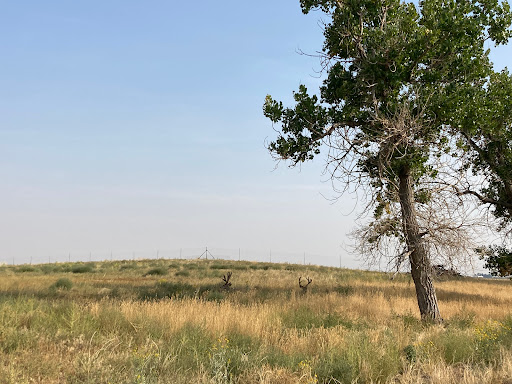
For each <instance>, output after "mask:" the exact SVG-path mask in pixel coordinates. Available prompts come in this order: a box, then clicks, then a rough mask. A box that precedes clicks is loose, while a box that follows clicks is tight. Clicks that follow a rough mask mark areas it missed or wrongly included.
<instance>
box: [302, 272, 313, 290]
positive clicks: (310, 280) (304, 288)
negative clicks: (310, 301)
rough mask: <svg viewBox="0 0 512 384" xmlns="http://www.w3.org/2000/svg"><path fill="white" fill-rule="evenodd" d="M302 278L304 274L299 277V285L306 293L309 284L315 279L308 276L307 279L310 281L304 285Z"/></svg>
mask: <svg viewBox="0 0 512 384" xmlns="http://www.w3.org/2000/svg"><path fill="white" fill-rule="evenodd" d="M301 280H302V276H300V277H299V287H300V288H301V289H302V292H303V293H306V292H307V291H308V285H309V284H311V282H312V281H313V279H310V278H309V276H308V277H306V281H307V282H308V283H307V284H306V285H302V282H301Z"/></svg>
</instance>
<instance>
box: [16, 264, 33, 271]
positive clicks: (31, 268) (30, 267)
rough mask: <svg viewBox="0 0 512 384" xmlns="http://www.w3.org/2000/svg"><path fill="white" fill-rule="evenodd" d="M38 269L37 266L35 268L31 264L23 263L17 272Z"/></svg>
mask: <svg viewBox="0 0 512 384" xmlns="http://www.w3.org/2000/svg"><path fill="white" fill-rule="evenodd" d="M35 271H37V268H34V267H33V266H31V265H21V266H20V267H18V269H16V272H35Z"/></svg>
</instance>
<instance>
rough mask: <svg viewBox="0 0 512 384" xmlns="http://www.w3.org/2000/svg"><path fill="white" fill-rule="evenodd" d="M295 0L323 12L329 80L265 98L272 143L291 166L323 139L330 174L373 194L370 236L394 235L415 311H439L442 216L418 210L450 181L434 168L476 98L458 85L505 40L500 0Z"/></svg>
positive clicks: (477, 73)
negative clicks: (435, 261) (290, 98)
mask: <svg viewBox="0 0 512 384" xmlns="http://www.w3.org/2000/svg"><path fill="white" fill-rule="evenodd" d="M301 7H302V11H303V12H304V13H308V12H310V11H312V10H316V9H318V10H321V11H322V12H323V13H324V14H325V17H326V20H325V21H324V36H325V42H324V45H323V48H322V51H321V52H320V53H319V56H320V57H321V59H322V61H321V62H322V65H323V68H324V71H325V75H326V78H325V80H324V82H323V85H322V86H321V87H320V92H319V95H317V94H315V93H313V94H310V93H308V90H307V89H306V87H305V86H303V85H301V86H300V87H299V90H298V91H297V92H295V93H294V99H295V102H296V103H295V106H293V107H291V108H288V107H285V106H284V105H283V104H282V103H281V102H278V101H276V100H274V99H273V98H272V97H271V96H267V98H266V100H265V104H264V107H263V109H264V114H265V116H267V117H268V118H269V119H270V120H271V121H272V122H273V125H274V128H275V129H276V130H277V131H278V137H277V138H276V139H275V140H274V141H272V142H271V143H269V146H268V147H269V150H270V151H271V153H272V154H273V156H275V157H276V158H277V159H280V160H287V161H289V163H290V165H291V166H294V165H297V164H299V163H301V162H304V161H307V160H312V159H313V158H314V157H315V156H316V155H318V154H320V152H321V150H323V148H326V149H327V151H328V153H327V163H328V165H329V169H330V172H331V175H332V178H333V179H334V180H337V181H340V182H342V183H345V184H346V183H349V184H350V183H354V182H355V183H356V184H355V185H356V187H357V186H360V187H363V188H366V189H365V191H366V192H367V193H368V194H369V196H370V199H369V201H370V205H371V206H372V208H373V209H374V220H373V222H372V223H370V227H372V231H370V232H371V233H373V234H374V235H373V236H372V237H371V238H369V239H368V240H369V241H378V239H379V238H382V237H389V238H394V239H396V242H398V244H402V246H403V252H402V253H401V255H402V256H408V258H409V262H410V266H411V274H412V278H413V281H414V284H415V288H416V296H417V300H418V306H419V309H420V313H421V317H422V318H423V319H425V320H431V321H435V322H439V321H442V318H441V314H440V312H439V307H438V303H437V297H436V293H435V289H434V286H433V283H432V278H431V257H430V252H431V249H432V247H431V241H432V240H431V239H435V236H434V237H429V234H431V233H432V232H434V231H435V230H436V228H438V229H439V230H442V229H441V228H442V227H443V226H442V225H437V226H436V225H433V226H432V227H430V228H425V225H424V222H425V220H423V219H422V218H423V215H422V212H424V211H425V209H424V206H429V204H431V202H433V201H436V198H437V196H436V194H437V193H438V192H439V193H441V192H440V191H446V189H442V188H436V183H437V182H438V181H440V179H442V182H441V183H439V185H445V184H446V183H447V182H448V183H452V184H453V183H455V184H456V183H457V180H458V178H457V177H456V176H455V175H449V174H448V175H446V174H444V171H443V175H441V174H440V169H439V167H441V168H442V167H443V164H444V160H445V159H446V158H448V157H450V156H457V155H456V152H457V151H456V150H455V149H456V147H455V146H454V143H453V140H452V137H453V135H454V133H453V130H454V129H459V128H460V127H459V126H460V122H459V119H461V118H462V116H465V113H466V112H465V111H466V110H467V109H468V108H471V107H472V103H471V102H469V101H468V100H467V99H466V97H465V95H466V94H467V93H468V92H471V90H474V89H475V88H478V89H482V88H483V87H484V84H485V82H486V79H488V78H489V76H490V75H491V74H492V65H491V63H490V62H489V58H488V54H489V52H488V51H487V50H486V49H485V43H486V42H488V41H491V42H494V43H496V44H503V43H505V42H506V41H507V40H508V38H509V35H510V32H509V29H508V28H509V25H510V19H511V17H510V12H509V8H508V3H506V2H504V3H498V2H497V1H494V0H489V1H475V0H457V1H451V0H426V1H421V2H420V3H419V4H417V3H412V2H404V1H400V0H301ZM449 169H454V168H449ZM447 180H448V181H447ZM441 194H442V193H441ZM427 221H428V220H427ZM451 229H453V228H451Z"/></svg>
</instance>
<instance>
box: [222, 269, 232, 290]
mask: <svg viewBox="0 0 512 384" xmlns="http://www.w3.org/2000/svg"><path fill="white" fill-rule="evenodd" d="M232 274H233V273H232V272H228V273H227V274H226V275H224V276H223V277H222V280H223V281H224V285H222V288H224V289H229V288H231V282H230V281H229V279H231V275H232Z"/></svg>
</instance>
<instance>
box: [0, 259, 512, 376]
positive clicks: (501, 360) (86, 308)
mask: <svg viewBox="0 0 512 384" xmlns="http://www.w3.org/2000/svg"><path fill="white" fill-rule="evenodd" d="M153 263H154V262H153ZM160 263H161V264H162V265H165V264H166V263H168V262H166V261H160ZM173 263H174V264H179V266H178V268H177V269H176V265H175V266H173V268H174V269H170V271H169V273H168V275H165V276H145V277H144V276H143V275H144V274H145V271H146V270H148V269H149V268H150V265H149V264H148V263H146V264H145V263H144V262H137V263H136V267H134V268H130V269H125V270H122V269H120V268H119V266H118V265H114V264H113V263H111V264H109V263H105V264H102V265H100V266H97V270H96V271H95V272H94V273H83V274H71V273H64V272H56V273H50V274H42V273H40V272H29V273H19V272H16V271H15V269H11V268H7V269H4V270H3V271H2V272H1V274H2V276H1V277H0V304H1V305H2V308H3V309H2V312H0V377H2V378H0V383H4V382H5V383H25V382H26V383H28V382H41V383H66V382H73V383H96V382H98V383H100V382H101V383H103V382H104V383H142V382H154V383H171V382H172V383H181V382H183V383H186V382H197V383H214V382H221V381H219V380H221V379H219V377H222V375H221V376H219V372H218V371H216V373H215V372H213V371H212V369H213V370H215V369H214V368H215V367H216V366H218V364H217V363H218V362H216V361H217V360H219V359H220V360H222V359H227V357H226V356H227V355H226V356H224V355H222V354H216V353H217V352H216V351H217V349H216V348H217V347H216V345H217V344H216V343H217V342H216V341H215V340H216V339H218V338H229V337H235V338H236V337H238V338H241V339H240V340H242V341H240V340H238V341H236V340H235V341H233V343H235V344H233V345H232V346H229V347H228V346H226V347H225V348H226V352H225V353H226V354H227V353H229V354H230V355H229V356H230V359H238V360H237V362H236V364H235V363H234V362H233V363H228V362H227V360H226V361H224V360H222V361H221V363H222V364H224V365H222V364H221V366H229V364H231V367H234V366H235V365H236V366H237V367H238V368H237V371H236V375H235V376H233V377H232V381H233V382H236V383H315V382H326V383H327V382H330V383H336V382H354V383H355V382H358V383H363V382H364V383H381V382H382V383H385V382H386V383H404V384H405V383H452V382H453V383H468V384H469V383H503V384H505V383H507V384H510V383H512V351H511V350H510V348H509V344H507V343H509V341H507V340H508V339H506V338H505V339H504V337H505V336H506V337H509V336H508V335H509V333H507V332H509V331H508V330H507V329H508V328H506V327H508V326H505V325H502V322H506V321H508V320H507V319H510V318H511V317H512V312H511V308H512V294H511V293H512V284H511V282H510V281H494V280H493V281H487V280H486V281H483V280H479V279H468V278H464V279H454V280H448V281H439V282H437V283H436V289H437V293H438V297H439V305H440V308H441V313H442V315H443V316H444V318H445V320H446V324H445V325H443V326H422V325H421V323H420V321H419V315H418V309H417V304H416V299H415V296H414V286H413V284H412V282H411V281H410V278H409V277H408V276H407V275H403V276H400V277H399V278H398V279H397V280H394V281H390V280H389V277H388V276H386V275H384V274H379V273H375V272H363V271H349V270H338V269H334V268H316V267H307V268H306V267H298V266H297V267H295V266H294V267H293V268H290V269H297V270H287V269H285V268H287V266H281V267H280V269H268V270H263V269H251V268H249V267H250V266H258V265H257V264H254V263H253V264H249V263H246V264H238V263H237V264H236V265H237V266H238V267H240V268H239V269H235V270H234V271H233V278H232V281H233V290H232V291H231V292H223V291H220V292H219V293H218V295H220V296H219V297H220V299H219V300H217V301H209V300H208V299H207V298H206V297H205V296H202V295H196V296H195V297H185V298H181V299H176V298H173V299H170V298H167V299H163V300H154V301H143V300H140V299H139V296H138V294H139V292H140V290H142V289H146V288H153V287H158V286H159V284H160V283H162V282H165V283H168V282H181V283H184V284H190V285H192V286H198V287H199V286H201V285H208V286H219V285H220V283H221V279H220V277H221V276H222V275H223V274H224V273H225V272H226V271H225V270H219V269H218V268H211V266H212V265H214V263H215V262H213V263H212V262H209V263H201V262H183V261H182V262H181V263H180V262H178V261H174V262H173ZM217 263H221V262H217ZM226 264H229V262H226ZM231 264H232V265H233V263H232V262H231ZM244 265H247V266H248V267H247V269H245V270H244V269H243V268H242V267H243V266H244ZM191 266H193V267H194V268H192V267H191ZM217 267H218V266H217ZM227 267H229V265H227ZM100 268H101V269H100ZM177 270H189V271H190V275H189V276H174V272H176V271H177ZM299 276H310V277H312V278H313V283H312V284H311V287H310V292H308V293H307V294H305V295H304V294H303V293H302V291H301V290H300V289H299V287H298V277H299ZM62 277H66V278H69V279H70V280H72V282H73V287H72V288H71V290H69V291H61V290H52V289H51V288H50V287H51V286H52V284H53V283H54V282H55V281H56V280H57V279H59V278H62ZM333 319H334V320H333ZM489 320H491V321H493V322H495V324H498V325H497V326H498V327H502V328H499V329H500V331H499V332H502V334H503V335H502V336H503V337H502V339H503V340H501V339H500V340H501V341H500V340H498V338H497V337H496V341H495V340H494V339H492V338H491V337H490V336H489V337H487V336H484V337H480V336H479V335H481V334H484V335H487V334H486V333H483V332H481V333H480V334H479V333H478V332H477V330H478V329H479V328H478V327H480V328H482V327H485V324H487V322H488V321H489ZM329 321H331V322H329ZM451 324H454V325H451ZM457 324H459V325H457ZM460 324H462V325H460ZM503 324H504V323H503ZM507 324H508V323H507ZM482 329H483V328H482ZM194 332H195V333H194ZM511 334H512V332H511ZM479 337H480V338H479ZM486 337H487V339H486ZM500 337H501V336H500ZM243 340H248V341H245V342H244V341H243ZM464 340H468V343H470V344H471V345H470V346H469V347H468V346H465V341H464ZM236 343H238V344H236ZM244 343H245V344H244ZM499 343H501V344H499ZM468 345H469V344H468ZM406 348H409V349H410V350H411V351H414V354H416V353H417V355H418V356H417V362H415V361H416V355H415V356H414V357H408V356H407V355H406V354H404V350H405V349H406ZM478 348H480V349H478ZM482 348H488V349H489V351H487V350H484V352H485V354H483V355H482V353H483V352H481V350H482ZM411 353H412V352H411ZM479 354H480V355H479ZM212 356H213V357H212ZM477 358H478V359H480V360H478V362H477V360H476V359H477ZM216 359H217V360H216ZM331 360H332V361H331ZM340 364H341V366H342V365H343V364H346V366H347V367H349V368H350V369H352V371H350V369H349V368H346V372H345V371H344V372H345V373H343V372H341V371H340V372H341V373H340V372H338V373H336V372H337V371H336V369H337V367H339V366H340ZM212 367H213V368H212ZM233 369H234V368H233ZM340 369H341V368H340ZM233 372H235V371H233ZM317 372H318V374H319V376H318V377H319V378H317V377H316V376H315V375H316V373H317ZM326 372H327V373H326ZM329 372H331V373H329ZM163 373H165V375H164V376H162V377H161V375H163ZM322 375H323V376H322ZM329 375H331V376H329ZM332 375H337V376H336V377H334V376H332ZM343 375H345V376H343ZM329 377H330V378H329ZM342 377H343V378H342ZM315 380H317V381H315ZM318 380H322V381H318ZM337 380H344V381H337ZM347 380H348V381H347ZM507 380H509V381H507Z"/></svg>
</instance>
